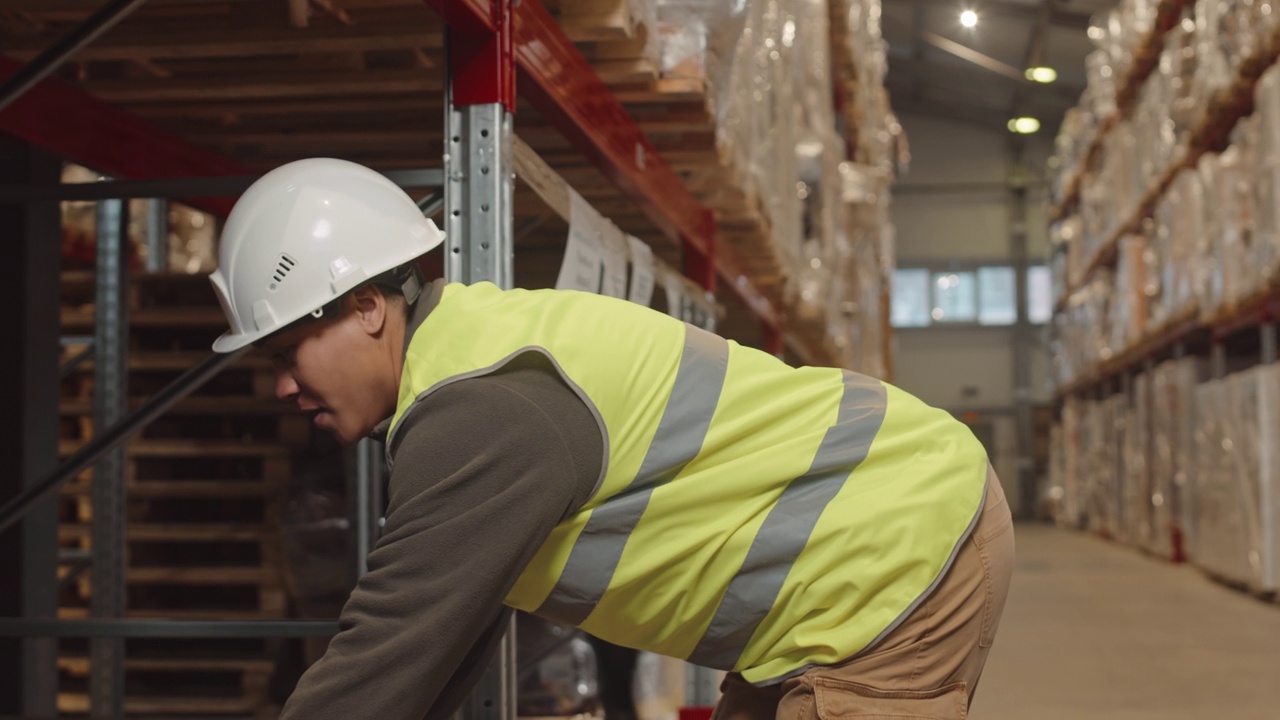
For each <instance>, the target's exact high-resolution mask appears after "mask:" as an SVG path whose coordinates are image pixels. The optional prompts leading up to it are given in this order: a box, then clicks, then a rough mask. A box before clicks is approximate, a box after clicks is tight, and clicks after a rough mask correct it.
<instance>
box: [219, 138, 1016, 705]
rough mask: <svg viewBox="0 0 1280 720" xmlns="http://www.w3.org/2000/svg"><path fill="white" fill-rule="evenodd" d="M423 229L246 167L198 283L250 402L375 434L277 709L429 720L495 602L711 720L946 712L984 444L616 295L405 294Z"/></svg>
mask: <svg viewBox="0 0 1280 720" xmlns="http://www.w3.org/2000/svg"><path fill="white" fill-rule="evenodd" d="M441 241H442V237H441V235H440V233H439V231H437V230H436V228H435V226H434V225H433V224H432V223H431V222H430V221H429V220H427V219H425V218H423V217H422V215H421V213H420V212H419V210H418V208H417V206H416V205H415V204H414V202H413V201H412V199H410V198H409V197H408V196H407V195H406V194H405V193H404V192H402V191H401V190H400V189H399V188H397V187H396V186H395V185H394V184H392V183H391V182H390V181H389V180H387V179H386V178H384V177H383V176H381V175H379V174H377V173H375V172H373V171H372V170H368V169H366V168H363V167H360V166H358V165H354V164H351V163H347V162H343V161H338V160H329V159H312V160H303V161H299V162H295V163H291V164H288V165H285V166H283V167H281V168H278V169H276V170H274V171H272V172H270V173H268V174H267V175H265V176H263V177H262V178H261V179H260V180H259V181H258V182H256V183H255V184H254V185H253V186H252V187H251V188H250V189H249V190H248V191H247V192H246V193H245V194H244V195H243V196H242V197H241V198H240V200H239V202H238V203H237V204H236V206H235V209H234V210H233V212H232V213H231V216H230V218H229V219H228V220H227V223H226V227H225V229H224V231H223V234H222V241H221V247H220V250H219V267H218V270H217V271H216V272H215V273H214V274H213V275H212V278H211V279H212V281H213V285H214V288H215V290H216V292H217V294H218V296H219V299H220V300H221V302H222V306H223V309H224V311H225V312H226V315H227V319H228V321H229V323H230V326H231V329H230V330H229V331H228V332H227V333H226V334H224V335H223V336H222V337H220V338H219V339H218V340H217V342H216V343H215V344H214V349H215V350H216V351H218V352H231V351H235V350H238V349H240V348H244V347H246V346H249V345H251V344H253V345H256V346H258V347H260V348H262V349H263V350H264V351H265V352H267V353H269V354H270V355H271V356H272V358H274V360H275V362H276V363H277V371H276V372H277V374H276V392H277V394H278V395H279V396H280V397H281V398H283V399H285V400H288V401H290V402H293V403H296V404H297V406H298V408H299V409H300V410H301V411H302V412H304V413H307V414H309V415H311V416H312V417H313V420H314V424H315V425H316V426H317V427H320V428H323V429H325V430H327V431H329V432H331V433H333V435H335V436H336V437H337V438H338V439H339V440H341V441H343V442H347V443H351V442H355V441H357V440H359V439H361V438H363V437H365V436H367V435H369V434H371V433H373V434H374V435H376V436H381V437H385V440H386V443H387V461H388V463H389V464H390V467H391V478H390V484H389V487H388V507H387V516H386V526H385V529H384V532H383V535H382V538H381V539H380V540H379V542H378V545H377V547H376V548H375V549H374V550H373V552H372V553H371V554H370V556H369V571H368V574H366V575H365V576H364V577H363V578H361V579H360V581H359V584H358V585H357V587H356V589H355V591H354V592H353V593H352V595H351V598H350V599H349V600H348V602H347V604H346V607H344V608H343V611H342V617H341V622H340V627H341V630H340V632H339V633H338V635H337V636H336V637H334V639H333V641H332V642H331V644H330V645H329V649H328V652H327V653H326V654H325V655H324V657H323V658H322V659H321V660H320V661H319V662H317V663H316V664H315V665H314V666H313V667H311V668H310V670H308V671H307V673H306V674H305V675H304V676H303V677H302V679H301V681H300V682H299V684H298V687H297V689H296V690H295V692H294V694H293V696H292V697H291V698H290V699H289V701H288V703H287V704H286V706H285V708H284V716H285V717H286V718H291V719H294V718H306V719H307V720H311V719H312V718H341V719H342V720H353V719H355V718H378V719H379V720H391V719H392V718H406V719H407V718H413V719H415V720H416V719H417V718H422V717H424V716H426V717H445V716H447V715H448V714H449V713H450V712H451V711H452V710H453V709H454V708H455V707H456V706H457V705H458V704H459V703H460V701H461V700H462V699H463V697H464V696H465V695H466V693H467V692H468V691H469V690H470V688H471V687H472V686H473V684H474V683H475V681H476V679H477V678H478V676H479V675H480V673H481V672H482V671H483V669H484V668H485V666H486V665H487V662H488V660H489V657H490V655H491V653H492V651H493V649H494V648H495V646H496V644H497V641H498V639H499V637H500V635H501V633H502V631H503V629H504V628H505V627H506V624H507V618H508V613H509V612H510V609H511V608H516V609H521V610H525V611H528V612H530V613H534V614H536V615H539V616H542V617H545V618H549V619H551V620H554V621H558V622H561V623H566V624H569V625H574V626H577V627H580V628H582V629H583V630H585V631H586V632H588V633H591V634H593V635H596V636H598V637H600V638H603V639H605V640H607V641H609V642H612V643H616V644H618V645H625V646H628V647H634V648H640V649H645V650H650V651H652V652H655V653H661V654H665V655H669V656H673V657H677V658H682V659H687V660H689V661H690V662H693V663H697V664H699V665H704V666H708V667H712V668H720V669H723V670H727V671H729V674H728V675H727V677H726V680H725V682H724V685H723V689H724V697H723V698H722V699H721V702H720V705H719V709H718V713H719V717H721V718H772V717H774V716H775V715H776V716H777V717H787V718H804V717H809V718H812V717H818V716H819V715H822V716H823V717H836V716H842V717H844V716H847V717H859V716H861V714H866V715H875V716H896V717H908V716H911V717H937V718H959V717H962V716H963V715H964V713H965V709H966V706H967V705H968V703H969V700H970V698H971V697H972V694H973V691H974V689H975V688H976V686H977V683H978V677H979V675H980V674H981V671H982V666H983V663H984V662H985V660H986V656H987V652H988V650H989V648H990V647H991V643H992V639H993V637H994V635H995V631H996V625H997V623H998V622H999V619H1000V614H1001V611H1002V609H1003V606H1004V599H1005V594H1006V592H1007V590H1008V585H1009V576H1010V573H1011V567H1012V552H1013V538H1012V529H1011V520H1010V515H1009V509H1008V506H1007V505H1006V504H1005V502H1004V497H1003V495H1002V493H1001V490H1000V484H999V482H998V481H997V480H996V478H995V477H994V475H993V474H992V473H991V471H990V468H989V465H988V462H987V458H986V455H985V453H984V452H983V449H982V446H981V445H980V444H979V443H978V441H977V440H975V439H974V437H973V435H972V434H971V433H970V432H969V430H968V429H967V428H966V427H965V426H964V425H962V424H960V423H959V422H957V421H955V420H954V419H952V418H951V417H950V416H949V415H948V414H947V413H945V412H942V411H939V410H935V409H932V408H930V407H928V406H926V405H924V404H923V403H921V402H920V401H918V400H916V399H915V398H913V397H911V396H909V395H907V394H906V393H903V392H902V391H900V390H898V389H896V388H894V387H891V386H889V385H886V384H884V383H882V382H880V381H878V380H875V379H873V378H869V377H865V376H862V375H858V374H856V373H852V372H848V371H841V370H838V369H832V368H792V367H789V366H787V365H786V364H784V363H783V362H782V361H780V360H778V359H777V358H775V357H773V356H771V355H768V354H766V353H763V352H759V351H757V350H753V349H749V348H745V347H742V346H740V345H738V344H737V343H734V342H731V341H726V340H724V339H723V338H720V337H718V336H716V335H713V334H711V333H709V332H705V331H703V330H700V329H697V328H694V327H692V326H689V325H686V324H685V323H682V322H680V321H678V320H676V319H674V318H671V317H668V316H666V315H663V314H661V313H658V312H656V311H653V310H650V309H648V308H645V307H641V306H639V305H636V304H633V303H628V302H625V301H622V300H617V299H612V298H607V297H600V296H596V295H590V294H585V293H577V292H562V291H553V290H541V291H526V290H510V291H504V290H501V289H499V288H497V287H495V286H494V285H492V284H488V283H478V284H476V285H472V286H463V285H459V284H445V283H443V282H435V283H431V284H423V283H422V282H420V280H419V275H418V273H417V271H416V270H415V269H414V268H415V265H414V261H415V259H416V258H418V257H419V256H421V255H422V254H423V253H426V252H428V251H429V250H431V249H433V248H435V247H436V246H438V245H439V244H440V243H441Z"/></svg>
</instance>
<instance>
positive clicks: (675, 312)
mask: <svg viewBox="0 0 1280 720" xmlns="http://www.w3.org/2000/svg"><path fill="white" fill-rule="evenodd" d="M662 287H663V288H664V289H665V290H666V291H667V314H668V315H670V316H671V317H673V318H678V319H680V320H684V319H685V317H684V312H685V310H684V293H683V292H681V290H682V288H681V287H680V281H679V280H676V279H675V278H673V277H671V276H670V275H668V274H666V273H663V276H662Z"/></svg>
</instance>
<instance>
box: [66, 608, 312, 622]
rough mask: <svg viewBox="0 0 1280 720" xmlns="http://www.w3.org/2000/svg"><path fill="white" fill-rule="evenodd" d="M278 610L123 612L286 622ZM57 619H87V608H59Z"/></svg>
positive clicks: (144, 617)
mask: <svg viewBox="0 0 1280 720" xmlns="http://www.w3.org/2000/svg"><path fill="white" fill-rule="evenodd" d="M282 614H283V613H282V612H280V611H278V610H267V609H254V610H232V609H225V608H224V609H213V610H173V609H165V608H129V609H128V610H125V613H124V616H125V617H127V618H137V619H140V620H288V619H290V618H284V617H281V615H282ZM58 617H60V618H62V619H64V620H84V619H86V618H88V617H89V608H87V607H60V608H58Z"/></svg>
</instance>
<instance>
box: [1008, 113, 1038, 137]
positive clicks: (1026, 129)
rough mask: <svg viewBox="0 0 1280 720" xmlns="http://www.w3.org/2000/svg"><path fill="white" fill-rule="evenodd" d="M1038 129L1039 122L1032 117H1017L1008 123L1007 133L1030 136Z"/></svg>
mask: <svg viewBox="0 0 1280 720" xmlns="http://www.w3.org/2000/svg"><path fill="white" fill-rule="evenodd" d="M1039 129H1040V121H1039V120H1037V119H1035V118H1033V117H1019V118H1014V119H1012V120H1010V121H1009V132H1014V133H1018V134H1019V135H1030V134H1031V133H1034V132H1036V131H1037V130H1039Z"/></svg>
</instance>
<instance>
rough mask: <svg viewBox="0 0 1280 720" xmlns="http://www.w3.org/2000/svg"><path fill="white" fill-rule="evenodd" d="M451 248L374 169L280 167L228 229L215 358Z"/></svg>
mask: <svg viewBox="0 0 1280 720" xmlns="http://www.w3.org/2000/svg"><path fill="white" fill-rule="evenodd" d="M443 241H444V235H442V234H441V232H440V230H439V229H437V228H436V226H435V223H433V222H431V221H430V220H428V219H427V218H425V217H423V215H422V211H421V210H419V209H418V205H417V203H415V202H414V201H413V199H412V198H410V197H409V196H408V195H406V194H405V192H404V191H403V190H401V189H400V188H399V187H397V186H396V184H395V183H393V182H391V181H390V180H388V179H387V178H386V177H384V176H383V175H380V174H379V173H377V172H375V171H373V170H370V169H369V168H366V167H364V166H362V165H357V164H355V163H352V162H347V161H345V160H332V159H329V158H313V159H310V160H298V161H297V162H291V163H289V164H288V165H283V166H281V167H278V168H276V169H275V170H272V171H271V172H269V173H267V174H266V175H263V176H262V177H261V178H260V179H259V180H258V181H257V182H255V183H254V184H253V185H251V186H250V187H249V189H248V190H247V191H245V193H244V195H242V196H241V197H240V200H239V201H237V202H236V205H235V208H233V209H232V211H231V215H230V217H228V218H227V224H226V226H225V227H224V228H223V231H222V242H221V247H220V248H219V249H218V269H217V270H215V271H214V272H213V274H212V275H210V276H209V280H210V281H211V282H212V283H213V289H214V292H216V293H217V295H218V301H219V302H220V303H222V310H223V312H224V313H226V315H227V321H228V322H229V323H230V325H231V329H230V330H229V331H227V332H226V333H224V334H223V335H222V337H220V338H218V339H217V341H215V342H214V343H213V349H214V351H215V352H222V353H226V352H232V351H235V350H239V349H240V348H242V347H245V346H246V345H249V344H251V343H254V342H257V341H258V340H261V339H262V338H264V337H266V336H267V335H270V334H271V333H273V332H275V331H276V330H280V329H281V328H283V327H285V326H286V325H288V324H289V323H292V322H293V321H295V320H298V319H300V318H302V317H304V316H306V315H308V314H316V313H318V312H319V311H320V310H321V309H322V308H323V307H324V306H325V305H326V304H328V303H330V302H332V301H334V300H335V299H337V298H339V297H342V295H344V294H345V293H347V292H349V291H350V290H352V289H354V288H356V287H357V286H358V285H360V284H361V283H364V282H366V281H368V280H372V279H373V278H375V277H377V276H378V275H380V274H382V273H384V272H386V271H388V270H391V269H393V268H395V267H398V266H400V265H403V264H404V263H407V262H409V261H410V260H413V259H414V258H416V257H418V256H419V255H422V254H423V253H426V252H428V251H430V250H432V249H434V248H435V247H437V246H439V245H440V243H441V242H443Z"/></svg>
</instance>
